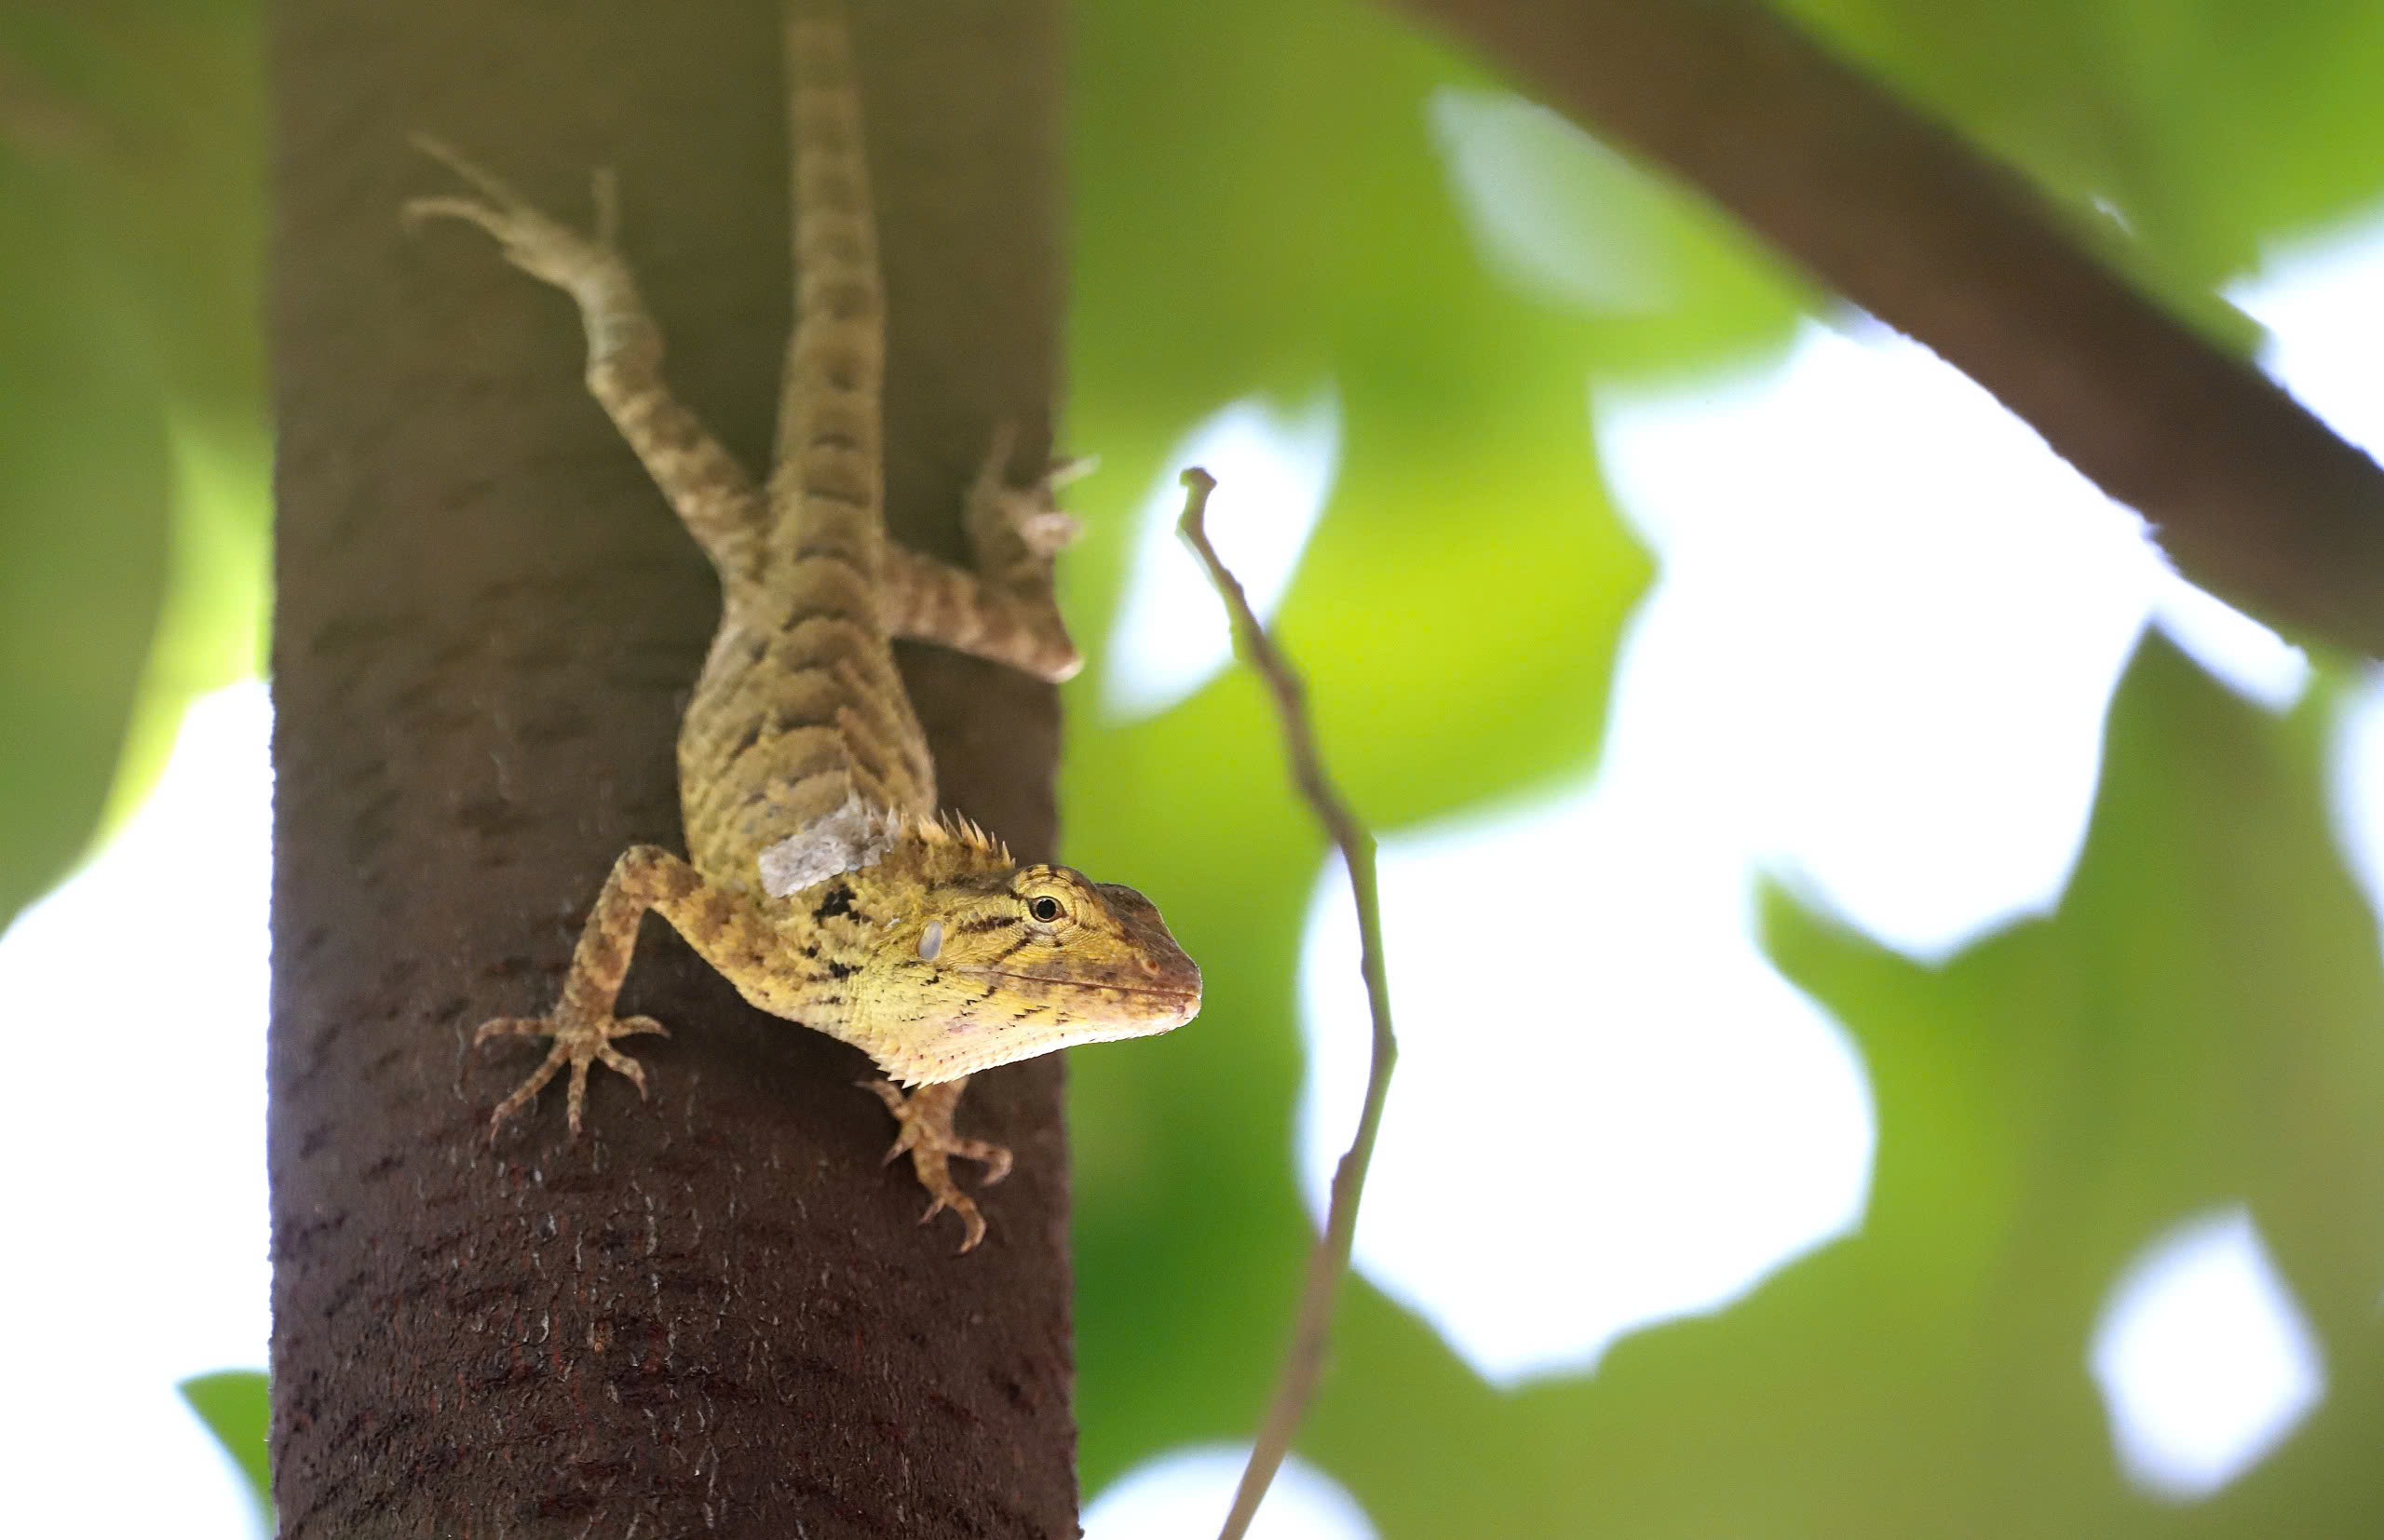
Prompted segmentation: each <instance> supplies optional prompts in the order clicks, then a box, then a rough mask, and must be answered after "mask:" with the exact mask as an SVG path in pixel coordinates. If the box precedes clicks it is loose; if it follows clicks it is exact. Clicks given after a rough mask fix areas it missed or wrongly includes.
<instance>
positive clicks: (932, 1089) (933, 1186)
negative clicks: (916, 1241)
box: [859, 1080, 1009, 1251]
mask: <svg viewBox="0 0 2384 1540" xmlns="http://www.w3.org/2000/svg"><path fill="white" fill-rule="evenodd" d="M859 1084H860V1085H861V1086H864V1087H868V1088H869V1089H870V1090H873V1091H875V1092H876V1093H877V1099H878V1100H879V1101H883V1102H885V1103H886V1110H887V1112H889V1113H892V1114H894V1121H895V1122H897V1123H899V1124H901V1127H902V1131H901V1134H899V1135H898V1136H896V1138H895V1141H894V1147H893V1148H892V1149H890V1150H888V1151H887V1152H886V1158H887V1162H889V1163H891V1162H892V1161H893V1160H895V1159H896V1158H898V1157H899V1156H901V1155H904V1154H905V1153H907V1154H908V1155H910V1157H911V1169H913V1170H914V1171H916V1172H917V1173H918V1177H919V1185H920V1186H922V1187H925V1188H926V1189H927V1190H928V1196H929V1197H931V1198H932V1199H934V1201H933V1202H931V1203H929V1204H928V1211H927V1212H926V1213H924V1214H921V1215H920V1216H919V1223H921V1224H925V1223H927V1222H928V1221H929V1220H931V1219H933V1218H935V1216H936V1215H938V1214H940V1213H941V1212H943V1211H944V1210H945V1209H951V1210H952V1211H953V1212H954V1213H955V1214H958V1215H959V1216H960V1223H962V1224H964V1225H966V1226H967V1227H968V1235H967V1236H965V1237H964V1238H963V1239H962V1240H961V1242H960V1250H963V1251H969V1250H975V1249H976V1245H977V1243H978V1242H979V1241H981V1240H983V1239H984V1238H985V1216H984V1215H982V1214H981V1213H979V1212H978V1211H977V1205H976V1204H975V1203H974V1202H972V1201H970V1199H969V1195H968V1194H966V1193H963V1192H962V1191H961V1190H960V1187H959V1184H958V1183H957V1182H954V1181H953V1180H952V1168H951V1165H950V1160H951V1157H952V1156H954V1155H958V1156H960V1157H961V1158H962V1159H964V1160H982V1161H983V1162H984V1163H985V1182H984V1184H985V1185H986V1186H988V1187H990V1186H992V1185H993V1184H994V1183H995V1182H999V1181H1000V1180H1001V1179H1002V1178H1004V1177H1006V1176H1008V1175H1009V1151H1008V1150H1006V1149H1004V1148H1003V1147H1002V1146H1001V1145H999V1144H988V1143H987V1142H985V1141H983V1140H982V1139H963V1138H961V1137H960V1136H959V1135H958V1134H956V1133H955V1132H954V1131H953V1128H952V1114H953V1110H954V1108H955V1107H956V1106H958V1105H959V1102H960V1087H961V1084H962V1083H961V1082H958V1081H951V1082H947V1083H945V1084H943V1085H941V1086H922V1087H919V1088H918V1089H917V1090H915V1091H913V1092H911V1093H910V1094H909V1095H907V1096H906V1095H904V1094H903V1092H902V1089H901V1087H899V1086H897V1085H895V1084H894V1082H892V1081H891V1080H863V1081H860V1082H859Z"/></svg>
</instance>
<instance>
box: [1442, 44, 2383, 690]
mask: <svg viewBox="0 0 2384 1540" xmlns="http://www.w3.org/2000/svg"><path fill="white" fill-rule="evenodd" d="M1405 4H1406V5H1407V7H1409V8H1410V9H1413V10H1416V11H1418V12H1421V13H1423V14H1425V15H1426V16H1428V17H1429V18H1431V19H1432V20H1434V21H1436V22H1438V23H1439V24H1440V25H1441V26H1443V27H1444V28H1445V29H1446V30H1448V31H1449V32H1452V33H1454V34H1456V35H1457V36H1459V37H1462V38H1464V39H1466V40H1467V41H1469V42H1470V43H1472V44H1474V45H1475V46H1477V47H1480V48H1481V49H1482V50H1483V52H1484V53H1485V54H1487V55H1488V56H1489V57H1490V58H1491V59H1492V60H1493V61H1496V62H1497V63H1498V64H1499V65H1501V66H1503V67H1504V68H1506V69H1507V70H1509V71H1510V72H1511V73H1512V74H1514V76H1515V78H1516V80H1517V82H1518V83H1519V85H1520V86H1521V87H1522V88H1523V89H1524V90H1526V91H1528V92H1531V93H1532V94H1534V95H1536V96H1538V97H1540V98H1541V99H1543V100H1545V101H1548V102H1549V103H1550V104H1551V105H1553V106H1555V107H1557V108H1559V109H1561V110H1563V111H1565V112H1567V113H1570V114H1572V115H1574V116H1576V117H1578V119H1579V120H1580V121H1581V122H1582V123H1583V124H1585V125H1587V126H1589V127H1591V128H1594V129H1595V130H1597V131H1598V132H1600V133H1603V134H1606V135H1609V136H1611V137H1612V138H1613V139H1614V140H1616V141H1617V142H1619V143H1622V144H1625V145H1628V146H1630V147H1631V148H1632V149H1634V150H1636V151H1638V152H1639V153H1641V154H1643V155H1646V156H1648V157H1649V158H1650V159H1652V160H1654V161H1656V162H1658V163H1659V164H1661V165H1663V166H1666V167H1668V168H1670V169H1672V170H1673V171H1674V172H1677V173H1678V174H1679V175H1680V176H1681V177H1683V178H1684V179H1686V181H1687V182H1690V183H1691V184H1693V185H1694V186H1696V187H1698V188H1699V189H1700V190H1701V191H1702V192H1704V193H1705V194H1706V195H1707V196H1710V197H1712V198H1713V199H1714V201H1715V202H1716V203H1718V204H1720V205H1721V206H1722V207H1723V208H1724V209H1727V210H1729V212H1730V213H1732V214H1733V215H1735V216H1736V217H1737V218H1739V219H1740V220H1741V221H1743V222H1744V223H1746V224H1747V225H1748V226H1749V227H1750V228H1752V229H1753V230H1754V232H1755V233H1756V234H1757V235H1759V236H1763V237H1764V238H1765V239H1767V240H1768V241H1770V242H1771V243H1772V244H1773V245H1774V246H1777V247H1778V248H1779V249H1780V250H1781V251H1782V252H1783V253H1785V254H1786V255H1787V256H1788V257H1790V258H1791V259H1793V260H1794V261H1795V262H1797V263H1801V264H1802V265H1803V266H1804V267H1805V268H1806V269H1807V270H1808V272H1810V273H1811V274H1812V275H1813V276H1814V277H1816V278H1818V279H1819V280H1820V281H1821V282H1822V283H1823V284H1825V285H1827V286H1828V287H1829V288H1831V289H1834V290H1836V291H1837V292H1839V293H1840V294H1843V295H1845V296H1846V297H1847V298H1848V299H1849V300H1852V301H1853V302H1854V303H1855V304H1860V305H1862V306H1863V308H1864V309H1866V310H1868V311H1870V312H1871V313H1872V314H1873V315H1876V316H1877V317H1879V318H1880V319H1882V320H1884V321H1886V322H1887V323H1888V324H1890V326H1893V327H1896V328H1897V329H1898V330H1900V331H1905V332H1908V333H1910V334H1911V335H1912V336H1914V337H1917V338H1918V339H1919V340H1920V341H1921V342H1924V343H1926V344H1929V345H1930V347H1932V348H1934V349H1935V350H1936V351H1937V352H1938V353H1939V354H1940V355H1942V356H1943V357H1944V358H1945V359H1946V360H1947V361H1948V362H1950V363H1952V364H1954V365H1955V366H1956V367H1957V368H1959V369H1961V370H1962V371H1964V372H1966V373H1968V374H1969V375H1970V376H1971V378H1972V379H1974V380H1976V381H1978V382H1979V384H1981V385H1984V386H1985V387H1986V388H1987V389H1988V390H1990V391H1992V392H1994V393H1995V395H1996V397H1997V398H1998V399H2000V400H2001V401H2002V402H2003V404H2004V405H2005V406H2007V407H2009V408H2011V409H2012V412H2016V413H2018V414H2019V415H2020V416H2021V417H2022V418H2024V419H2025V420H2026V421H2027V422H2028V424H2029V425H2030V426H2033V427H2035V428H2036V429H2037V431H2038V432H2039V433H2041V434H2043V435H2044V437H2045V439H2046V441H2047V442H2048V443H2050V444H2052V447H2053V448H2054V449H2055V450H2056V451H2058V452H2059V453H2061V454H2062V455H2063V456H2064V457H2065V458H2066V459H2067V460H2068V461H2069V462H2070V463H2071V464H2072V465H2074V466H2077V467H2078V468H2079V470H2080V471H2081V472H2083V473H2084V474H2085V475H2086V476H2087V477H2089V478H2090V479H2092V480H2093V481H2094V482H2095V483H2096V484H2097V485H2099V486H2100V487H2102V489H2103V490H2104V491H2105V492H2106V493H2109V494H2110V495H2111V496H2113V497H2115V498H2117V499H2119V500H2120V501H2121V502H2123V503H2126V504H2128V505H2129V506H2131V507H2134V508H2136V509H2137V510H2138V511H2140V512H2141V513H2143V514H2144V516H2145V517H2146V518H2147V519H2148V520H2151V521H2152V523H2153V525H2154V526H2155V528H2156V531H2157V533H2158V534H2159V537H2160V539H2161V544H2162V545H2163V546H2164V547H2166V548H2167V549H2168V551H2169V553H2170V555H2171V556H2172V557H2174V559H2175V561H2176V562H2177V565H2178V566H2179V567H2180V568H2181V569H2183V570H2184V571H2185V573H2186V574H2188V576H2190V577H2192V578H2193V579H2195V580H2196V581H2197V582H2199V583H2201V584H2203V585H2204V586H2206V587H2207V588H2210V589H2211V590H2212V591H2213V592H2215V593H2217V594H2219V595H2221V596H2222V597H2224V598H2226V599H2228V600H2230V601H2233V602H2234V603H2236V604H2238V605H2241V606H2242V607H2243V608H2245V609H2247V610H2249V611H2251V612H2252V613H2253V614H2255V615H2259V616H2260V617H2262V618H2263V619H2266V620H2268V621H2269V622H2271V623H2272V624H2275V625H2278V626H2281V627H2283V628H2287V629H2289V630H2293V631H2297V632H2300V633H2303V634H2305V635H2307V636H2310V637H2313V638H2316V639H2319V640H2323V641H2327V642H2335V643H2337V644H2339V645H2342V646H2345V647H2349V648H2352V649H2354V650H2356V651H2359V652H2364V653H2366V654H2368V655H2371V656H2384V473H2379V471H2378V470H2377V466H2376V465H2375V463H2374V462H2373V461H2371V460H2370V459H2369V458H2368V457H2367V456H2366V455H2365V454H2363V453H2360V452H2359V451H2358V450H2356V449H2354V448H2352V447H2351V446H2350V445H2349V444H2346V443H2344V442H2343V441H2342V440H2341V439H2337V438H2336V437H2335V436H2334V434H2333V433H2331V432H2329V431H2328V430H2327V429H2326V427H2325V426H2323V424H2321V423H2319V422H2318V420H2317V419H2316V418H2314V417H2312V416H2310V414H2309V413H2308V412H2304V411H2302V410H2301V408H2300V407H2298V406H2297V405H2296V404H2295V403H2294V401H2293V400H2292V399H2291V398H2289V397H2287V396H2286V395H2285V394H2284V393H2283V392H2282V391H2281V390H2278V389H2277V388H2276V387H2275V386H2274V385H2270V384H2269V382H2268V381H2267V380H2266V379H2265V378H2264V377H2263V376H2262V375H2261V374H2260V373H2259V371H2257V370H2255V369H2254V368H2252V367H2251V366H2250V365H2249V364H2247V363H2245V362H2243V361H2242V359H2239V358H2233V357H2230V356H2229V355H2228V354H2226V353H2224V352H2221V351H2220V350H2218V349H2217V348H2215V347H2213V346H2212V345H2210V344H2208V343H2206V342H2204V341H2202V340H2201V338H2200V337H2198V336H2196V335H2195V334H2194V333H2193V332H2191V331H2188V330H2187V329H2186V328H2185V327H2183V326H2181V325H2179V324H2178V323H2177V322H2176V321H2174V319H2172V318H2170V317H2168V316H2167V315H2166V314H2165V313H2163V312H2162V311H2161V309H2160V308H2159V307H2158V306H2157V305H2155V304H2152V303H2151V302H2150V301H2149V300H2147V299H2146V298H2144V297H2143V296H2141V295H2139V294H2137V293H2136V292H2134V291H2133V290H2131V289H2130V288H2129V287H2128V286H2127V285H2126V284H2125V283H2123V282H2121V281H2120V279H2119V278H2118V277H2115V276H2113V275H2112V274H2111V273H2109V272H2108V271H2106V269H2105V268H2104V267H2103V266H2102V265H2101V264H2100V263H2097V262H2095V261H2094V260H2093V258H2092V257H2090V256H2089V255H2087V254H2086V253H2085V252H2084V251H2083V250H2081V249H2080V247H2079V244H2078V243H2077V242H2076V241H2075V240H2073V239H2072V238H2070V237H2069V236H2067V235H2066V233H2065V232H2064V231H2063V229H2062V227H2061V223H2060V221H2059V219H2058V218H2057V216H2055V215H2054V214H2053V213H2052V211H2051V210H2050V209H2048V208H2047V207H2046V206H2045V204H2044V201H2043V200H2042V198H2041V197H2039V196H2038V195H2037V194H2036V193H2035V192H2034V191H2033V190H2032V189H2030V188H2029V187H2027V186H2026V185H2025V183H2024V182H2022V181H2021V180H2020V179H2019V178H2018V177H2016V176H2014V175H2013V174H2012V173H2011V172H2010V171H2009V170H2008V169H2005V168H2003V167H2000V166H1998V165H1996V164H1995V163H1993V162H1991V161H1989V160H1988V159H1987V158H1986V157H1984V155H1980V154H1978V153H1977V152H1976V151H1974V150H1972V149H1971V148H1970V147H1969V146H1968V145H1966V144H1965V143H1964V142H1962V141H1961V140H1960V139H1958V138H1957V136H1955V135H1954V134H1952V133H1950V132H1948V131H1947V130H1946V129H1944V128H1942V127H1940V126H1938V125H1937V124H1935V123H1933V122H1931V121H1930V120H1929V119H1928V118H1926V117H1924V116H1923V115H1920V114H1918V113H1917V112H1916V111H1914V110H1913V109H1911V108H1910V107H1907V106H1905V105H1903V103H1901V102H1899V101H1896V100H1895V99H1894V97H1892V96H1891V95H1890V94H1889V93H1888V92H1887V91H1885V90H1884V89H1882V88H1880V87H1878V86H1877V85H1876V84H1875V83H1873V82H1872V81H1870V80H1869V79H1867V78H1866V77H1865V76H1863V74H1861V73H1860V72H1859V71H1857V70H1855V69H1853V68H1851V67H1849V65H1847V64H1846V63H1844V62H1842V61H1839V60H1837V59H1835V57H1833V56H1832V55H1831V54H1829V53H1828V52H1827V51H1826V50H1824V49H1823V48H1822V47H1819V46H1817V45H1816V44H1815V43H1813V42H1812V41H1811V40H1810V39H1809V38H1808V37H1806V36H1805V35H1804V34H1802V33H1800V32H1798V31H1797V30H1796V29H1795V27H1794V26H1793V25H1792V24H1791V23H1790V22H1788V21H1786V20H1782V19H1781V17H1779V16H1777V15H1775V14H1773V13H1772V12H1771V11H1770V10H1768V9H1767V8H1765V7H1763V6H1760V5H1757V4H1754V3H1752V0H1405Z"/></svg>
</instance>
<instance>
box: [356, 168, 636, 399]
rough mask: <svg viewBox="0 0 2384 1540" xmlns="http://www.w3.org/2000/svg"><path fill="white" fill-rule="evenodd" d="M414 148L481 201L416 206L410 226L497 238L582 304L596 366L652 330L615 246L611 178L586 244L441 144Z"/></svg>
mask: <svg viewBox="0 0 2384 1540" xmlns="http://www.w3.org/2000/svg"><path fill="white" fill-rule="evenodd" d="M413 142H414V143H415V145H416V146H417V147H418V148H420V149H421V151H422V152H423V154H425V155H429V156H430V157H431V158H432V159H434V160H437V161H439V162H440V164H442V165H444V166H446V167H447V168H448V169H450V170H452V171H454V173H455V174H456V175H457V176H459V177H461V178H463V179H464V180H465V181H466V182H470V183H471V184H472V186H473V187H474V188H475V189H476V190H477V191H478V192H479V194H480V196H478V197H457V196H440V197H418V198H410V199H408V200H407V202H406V204H405V207H404V209H403V216H404V219H405V222H406V223H407V224H409V225H413V224H419V223H422V222H423V221H424V220H427V219H460V220H463V221H465V222H466V223H470V224H477V225H479V226H480V227H481V229H483V230H485V231H487V232H488V233H489V234H490V235H492V236H495V237H496V243H497V245H498V247H499V248H500V249H502V250H503V251H504V253H505V260H506V261H508V262H509V263H512V264H513V265H514V266H516V267H519V268H520V269H522V271H523V272H525V273H527V274H529V275H530V276H531V277H535V278H542V279H544V280H545V281H546V282H548V283H550V284H553V285H554V286H555V287H556V288H557V289H560V290H563V291H564V292H565V293H567V294H569V295H570V296H571V297H572V298H573V299H575V300H577V301H578V302H579V310H580V316H581V318H582V319H583V320H585V321H586V323H587V326H588V347H589V359H590V361H591V362H603V361H604V360H606V359H608V358H612V357H614V356H615V355H616V353H618V352H619V351H621V349H623V348H624V347H625V346H628V345H630V344H632V343H633V342H635V341H637V340H639V337H638V333H639V332H640V331H644V330H650V323H645V310H644V304H643V301H641V300H639V298H638V297H637V285H636V281H635V280H634V279H633V278H632V277H630V269H629V263H626V262H625V261H623V260H622V258H621V254H620V252H619V251H618V250H616V249H615V247H614V245H613V236H614V234H615V232H616V229H617V228H618V226H619V223H620V201H619V198H618V196H617V195H616V190H615V187H614V182H613V174H612V172H610V171H608V170H599V171H598V172H596V174H595V182H596V231H595V234H594V235H593V236H583V235H581V234H580V233H579V232H577V231H576V230H573V229H571V228H569V227H568V226H566V225H564V224H563V223H562V222H560V221H558V220H555V219H551V218H549V217H548V216H547V215H546V214H543V213H541V212H539V210H538V209H536V208H535V207H533V206H532V205H531V203H530V202H529V200H527V199H526V198H524V197H522V195H521V194H519V193H517V192H515V191H514V190H513V188H512V187H511V186H510V185H509V184H508V183H507V182H504V181H503V180H501V179H500V178H499V177H497V176H496V175H495V173H494V172H492V171H487V170H484V169H481V167H479V166H477V165H475V164H473V163H472V162H471V161H468V160H467V159H465V158H464V157H463V156H462V155H458V154H456V152H455V151H454V150H453V149H451V148H449V147H448V146H447V145H446V144H445V143H444V142H441V141H440V140H436V139H433V138H432V137H430V136H429V135H428V134H416V135H414V136H413ZM641 323H645V324H644V325H643V326H642V325H641ZM655 345H657V347H658V343H657V344H655Z"/></svg>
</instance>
